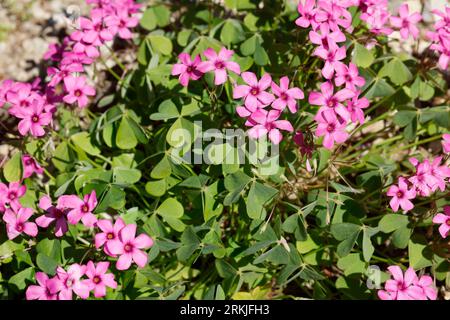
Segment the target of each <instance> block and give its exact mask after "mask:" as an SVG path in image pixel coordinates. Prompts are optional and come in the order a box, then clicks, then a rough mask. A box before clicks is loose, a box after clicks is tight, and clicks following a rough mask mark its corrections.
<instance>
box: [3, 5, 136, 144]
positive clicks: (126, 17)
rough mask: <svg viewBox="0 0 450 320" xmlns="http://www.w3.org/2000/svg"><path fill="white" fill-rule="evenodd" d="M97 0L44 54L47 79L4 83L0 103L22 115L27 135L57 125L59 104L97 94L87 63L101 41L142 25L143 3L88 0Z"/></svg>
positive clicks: (81, 104)
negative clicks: (140, 13)
mask: <svg viewBox="0 0 450 320" xmlns="http://www.w3.org/2000/svg"><path fill="white" fill-rule="evenodd" d="M87 2H88V3H92V4H94V5H95V6H94V8H93V9H92V10H91V12H90V15H89V17H80V18H79V21H78V24H79V28H78V29H77V30H75V31H74V32H72V33H71V34H70V36H67V37H66V38H65V39H64V41H63V43H62V45H57V44H52V45H50V47H49V50H48V51H47V53H46V54H45V55H44V59H46V60H47V61H48V62H49V63H50V64H52V66H51V67H49V68H48V69H47V78H48V82H47V83H45V84H42V80H41V79H39V78H38V79H36V80H35V81H34V82H33V83H31V84H30V83H21V82H14V81H11V80H5V81H3V82H2V83H0V107H2V106H4V105H5V104H6V105H8V106H9V109H8V112H9V114H10V115H11V116H14V117H16V118H18V119H20V120H19V124H18V130H19V133H20V134H21V135H22V136H26V135H28V134H31V135H32V136H34V137H41V136H43V135H45V130H44V128H45V127H46V126H50V125H52V119H53V115H54V113H55V111H56V110H57V105H58V104H60V103H63V102H64V103H66V104H69V105H75V104H76V105H78V106H79V107H80V108H84V107H86V106H87V105H88V102H89V97H93V96H95V89H94V87H92V86H90V85H89V84H88V80H87V77H86V76H85V75H83V73H84V71H85V67H86V66H88V65H91V64H92V63H93V62H94V61H95V59H96V58H98V57H99V56H100V47H101V46H103V45H105V44H106V43H107V42H109V41H112V40H113V39H114V37H115V36H118V37H120V38H122V39H130V38H131V31H130V29H131V28H133V27H135V26H137V24H138V22H139V20H138V18H137V17H136V16H135V15H136V13H138V12H139V9H140V7H141V5H140V4H136V3H135V2H134V1H133V0H114V1H110V0H99V1H93V0H88V1H87Z"/></svg>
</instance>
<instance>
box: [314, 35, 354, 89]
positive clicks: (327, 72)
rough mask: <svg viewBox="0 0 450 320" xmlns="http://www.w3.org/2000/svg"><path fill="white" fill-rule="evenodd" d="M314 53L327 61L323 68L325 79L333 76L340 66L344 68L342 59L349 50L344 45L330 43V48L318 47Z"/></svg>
mask: <svg viewBox="0 0 450 320" xmlns="http://www.w3.org/2000/svg"><path fill="white" fill-rule="evenodd" d="M314 55H316V56H318V57H320V58H322V59H323V60H324V61H325V65H324V67H323V69H322V75H323V76H324V78H325V79H328V80H329V79H331V78H333V75H334V72H335V70H336V69H338V68H342V64H343V63H342V62H340V61H341V60H343V59H345V57H346V56H347V51H346V48H345V47H344V46H342V47H340V48H339V47H338V46H337V45H336V44H334V43H329V47H328V49H325V48H324V47H318V48H317V49H316V50H315V51H314Z"/></svg>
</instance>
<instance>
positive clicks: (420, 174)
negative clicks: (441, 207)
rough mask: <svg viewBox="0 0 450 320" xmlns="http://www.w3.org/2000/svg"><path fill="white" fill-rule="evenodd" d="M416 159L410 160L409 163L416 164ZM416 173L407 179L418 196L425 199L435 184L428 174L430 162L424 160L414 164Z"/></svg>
mask: <svg viewBox="0 0 450 320" xmlns="http://www.w3.org/2000/svg"><path fill="white" fill-rule="evenodd" d="M416 161H417V159H415V158H413V159H410V162H411V163H413V164H414V163H416ZM415 167H416V173H415V175H413V176H412V177H410V178H409V179H408V181H409V182H411V183H412V185H413V186H414V187H415V188H416V190H417V191H418V192H419V194H420V195H421V196H423V197H427V196H429V195H430V194H431V189H432V187H433V186H434V185H435V184H436V183H437V180H436V178H435V177H434V176H433V175H432V174H431V173H430V170H431V168H430V162H429V161H428V160H425V161H424V162H423V163H416V164H415Z"/></svg>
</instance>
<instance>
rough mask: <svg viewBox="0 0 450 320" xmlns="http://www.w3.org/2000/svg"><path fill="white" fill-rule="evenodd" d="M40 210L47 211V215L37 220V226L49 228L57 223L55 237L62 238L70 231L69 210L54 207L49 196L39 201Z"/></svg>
mask: <svg viewBox="0 0 450 320" xmlns="http://www.w3.org/2000/svg"><path fill="white" fill-rule="evenodd" d="M39 208H41V209H43V210H45V211H46V213H45V214H43V215H42V216H40V217H39V218H37V219H36V224H37V225H38V226H39V227H41V228H47V227H48V226H49V225H50V224H51V223H53V222H55V236H57V237H62V236H63V235H64V234H65V233H66V232H67V230H68V226H67V217H66V214H67V209H66V208H64V207H60V206H58V205H56V206H54V205H52V200H51V199H50V197H49V196H47V195H45V196H43V197H42V198H41V200H39Z"/></svg>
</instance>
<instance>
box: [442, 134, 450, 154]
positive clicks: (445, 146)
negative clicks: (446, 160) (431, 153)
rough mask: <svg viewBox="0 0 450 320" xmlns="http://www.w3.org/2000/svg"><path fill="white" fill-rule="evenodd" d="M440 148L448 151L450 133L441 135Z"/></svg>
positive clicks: (449, 147)
mask: <svg viewBox="0 0 450 320" xmlns="http://www.w3.org/2000/svg"><path fill="white" fill-rule="evenodd" d="M442 149H443V150H444V153H450V134H448V133H445V134H443V135H442Z"/></svg>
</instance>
